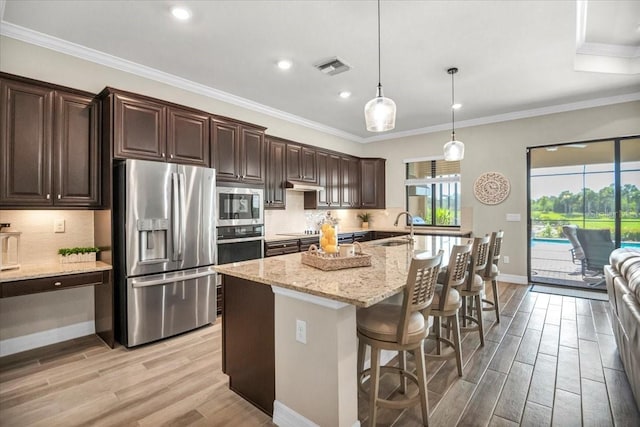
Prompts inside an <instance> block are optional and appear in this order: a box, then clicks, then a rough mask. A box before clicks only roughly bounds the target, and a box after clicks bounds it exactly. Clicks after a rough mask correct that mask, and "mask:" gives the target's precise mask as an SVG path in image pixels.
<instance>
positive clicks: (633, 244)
mask: <svg viewBox="0 0 640 427" xmlns="http://www.w3.org/2000/svg"><path fill="white" fill-rule="evenodd" d="M540 243H544V244H552V245H571V243H570V242H569V240H567V239H550V238H544V237H536V238H535V239H531V246H535V245H536V244H540ZM620 246H621V247H623V248H636V249H640V242H622V244H621V245H620Z"/></svg>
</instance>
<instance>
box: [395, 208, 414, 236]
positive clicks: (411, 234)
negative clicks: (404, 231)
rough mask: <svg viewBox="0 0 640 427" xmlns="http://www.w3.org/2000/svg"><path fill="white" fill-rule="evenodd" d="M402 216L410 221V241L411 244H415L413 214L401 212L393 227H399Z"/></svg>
mask: <svg viewBox="0 0 640 427" xmlns="http://www.w3.org/2000/svg"><path fill="white" fill-rule="evenodd" d="M402 215H406V216H407V218H408V219H409V226H410V227H411V228H410V231H409V240H410V241H411V243H413V242H414V239H413V216H411V214H410V213H409V212H407V211H404V212H400V213H399V214H398V216H397V217H396V221H395V222H394V223H393V226H394V227H397V226H398V220H399V219H400V217H401V216H402Z"/></svg>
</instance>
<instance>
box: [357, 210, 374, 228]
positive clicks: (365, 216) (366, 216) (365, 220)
mask: <svg viewBox="0 0 640 427" xmlns="http://www.w3.org/2000/svg"><path fill="white" fill-rule="evenodd" d="M371 216H372V215H371V214H370V213H369V212H362V213H359V214H358V218H359V219H360V221H362V228H369V221H370V220H371Z"/></svg>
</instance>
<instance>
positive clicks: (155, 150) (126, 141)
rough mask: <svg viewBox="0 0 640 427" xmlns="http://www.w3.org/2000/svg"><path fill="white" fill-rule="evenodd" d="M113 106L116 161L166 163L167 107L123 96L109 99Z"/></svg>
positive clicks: (118, 95)
mask: <svg viewBox="0 0 640 427" xmlns="http://www.w3.org/2000/svg"><path fill="white" fill-rule="evenodd" d="M109 97H110V98H111V102H112V103H113V124H112V127H113V157H115V158H116V159H143V160H163V161H164V160H165V159H166V154H167V153H166V143H167V134H166V120H167V109H166V106H165V105H163V104H161V103H159V102H153V101H151V100H149V99H146V98H144V99H142V98H137V97H135V96H132V95H128V94H124V93H113V94H111V95H109Z"/></svg>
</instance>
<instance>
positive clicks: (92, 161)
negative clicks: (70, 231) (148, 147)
mask: <svg viewBox="0 0 640 427" xmlns="http://www.w3.org/2000/svg"><path fill="white" fill-rule="evenodd" d="M0 98H1V99H0V116H1V117H0V129H2V131H1V132H0V151H1V153H2V161H1V163H0V168H1V170H0V175H1V176H2V184H1V185H0V203H1V204H2V207H8V208H33V207H36V208H37V207H45V208H46V207H99V206H100V203H101V198H100V191H101V187H100V183H101V178H100V158H101V153H100V139H99V131H100V104H99V102H98V101H97V100H96V99H95V97H94V96H93V95H91V94H86V93H83V92H79V91H72V90H71V89H69V90H67V88H61V87H58V86H54V85H49V84H46V83H43V82H36V81H33V80H29V79H24V78H19V77H14V76H7V75H2V76H1V77H0Z"/></svg>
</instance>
